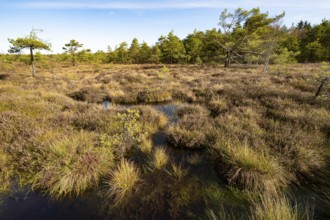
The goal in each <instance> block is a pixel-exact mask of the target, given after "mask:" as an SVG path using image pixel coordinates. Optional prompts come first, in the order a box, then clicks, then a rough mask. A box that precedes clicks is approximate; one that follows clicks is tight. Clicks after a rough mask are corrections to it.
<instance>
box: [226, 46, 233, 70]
mask: <svg viewBox="0 0 330 220" xmlns="http://www.w3.org/2000/svg"><path fill="white" fill-rule="evenodd" d="M231 55H232V52H231V51H229V50H228V51H227V55H226V60H225V68H227V67H229V66H230V61H231Z"/></svg>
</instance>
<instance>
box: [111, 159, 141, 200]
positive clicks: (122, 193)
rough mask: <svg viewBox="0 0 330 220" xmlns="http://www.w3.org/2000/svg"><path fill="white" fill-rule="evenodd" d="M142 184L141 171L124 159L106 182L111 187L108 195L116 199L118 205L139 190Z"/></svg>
mask: <svg viewBox="0 0 330 220" xmlns="http://www.w3.org/2000/svg"><path fill="white" fill-rule="evenodd" d="M140 182H141V174H140V171H139V169H138V168H137V167H136V166H135V165H134V164H133V163H132V162H129V161H127V160H125V159H122V160H121V161H120V163H119V164H118V166H117V168H116V169H114V170H113V171H111V173H110V179H109V180H108V181H107V182H106V183H107V185H108V186H109V189H108V195H109V196H110V197H112V196H113V197H114V200H115V204H116V205H119V204H122V203H124V202H125V201H127V200H128V198H130V196H132V194H133V193H134V191H136V190H137V189H138V184H139V183H140Z"/></svg>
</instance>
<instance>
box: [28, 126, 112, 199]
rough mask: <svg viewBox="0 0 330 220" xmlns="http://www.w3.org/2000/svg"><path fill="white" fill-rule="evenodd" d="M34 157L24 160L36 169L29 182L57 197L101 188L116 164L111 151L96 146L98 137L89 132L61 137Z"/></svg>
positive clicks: (48, 144) (32, 169)
mask: <svg viewBox="0 0 330 220" xmlns="http://www.w3.org/2000/svg"><path fill="white" fill-rule="evenodd" d="M33 153H34V155H33V157H32V158H30V157H29V155H28V154H26V155H25V157H24V158H23V159H24V162H26V163H30V164H31V165H34V166H32V167H31V169H29V171H27V172H31V171H32V173H30V175H28V176H29V177H30V178H29V179H28V180H27V182H28V183H31V184H32V186H33V188H34V189H42V190H45V191H46V192H48V193H49V194H50V195H51V196H54V197H63V196H71V195H74V196H76V195H80V194H82V193H83V192H84V191H86V190H87V189H88V188H90V187H92V186H95V185H98V183H99V181H100V179H101V177H102V176H104V175H106V174H107V172H108V170H109V169H110V168H111V167H112V166H113V164H114V157H113V153H112V150H111V149H108V148H104V147H100V146H97V145H96V143H95V136H94V135H92V134H89V133H86V132H78V133H71V134H70V136H64V137H63V134H62V135H61V136H58V137H57V138H55V139H54V140H51V141H45V143H44V146H42V147H40V148H39V149H38V150H35V152H33ZM35 160H37V162H38V163H35ZM39 163H40V164H39Z"/></svg>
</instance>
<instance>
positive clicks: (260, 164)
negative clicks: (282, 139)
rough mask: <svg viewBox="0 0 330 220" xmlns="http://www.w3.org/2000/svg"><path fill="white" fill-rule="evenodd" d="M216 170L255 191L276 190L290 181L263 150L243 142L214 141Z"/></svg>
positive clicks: (272, 191) (281, 168)
mask: <svg viewBox="0 0 330 220" xmlns="http://www.w3.org/2000/svg"><path fill="white" fill-rule="evenodd" d="M212 154H213V155H216V156H215V157H216V160H215V161H216V162H215V163H216V164H215V166H216V169H217V172H218V173H220V175H221V176H222V177H224V178H225V179H226V180H227V181H228V182H229V183H231V184H234V185H238V186H240V187H244V188H247V189H250V190H253V191H256V192H260V191H267V192H270V193H275V194H276V193H277V192H278V191H279V190H280V189H281V188H283V187H285V186H286V185H287V184H288V183H289V181H290V180H291V176H290V175H289V174H288V173H287V172H286V171H285V169H284V168H283V167H282V166H281V165H280V163H279V162H278V161H277V160H276V159H275V158H272V157H271V156H270V155H269V154H268V153H267V152H266V151H263V150H255V149H252V148H251V147H249V146H248V144H247V143H246V142H243V143H242V142H240V141H238V140H230V139H227V140H225V139H222V140H218V141H217V143H216V144H215V146H214V147H213V148H212Z"/></svg>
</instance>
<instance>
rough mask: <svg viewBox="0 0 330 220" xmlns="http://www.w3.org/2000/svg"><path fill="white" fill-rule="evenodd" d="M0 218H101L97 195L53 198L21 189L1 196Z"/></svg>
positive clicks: (28, 219)
mask: <svg viewBox="0 0 330 220" xmlns="http://www.w3.org/2000/svg"><path fill="white" fill-rule="evenodd" d="M1 200H2V204H1V205H0V219H3V220H7V219H8V220H16V219H17V220H18V219H20V220H44V219H51V220H52V219H54V220H55V219H86V220H87V219H100V217H101V216H100V214H99V213H98V208H97V201H98V199H97V197H95V196H93V195H84V197H83V198H75V199H65V200H53V199H51V198H49V197H48V196H43V195H42V194H41V193H37V192H33V191H29V190H28V189H19V190H17V191H15V192H13V193H12V194H11V195H2V196H0V201H1Z"/></svg>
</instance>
